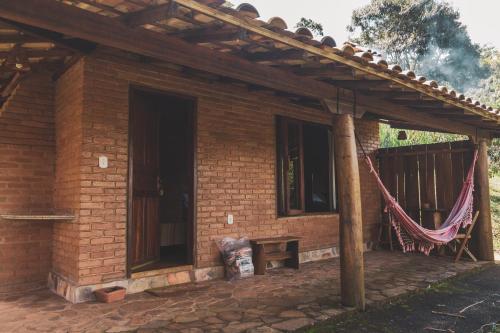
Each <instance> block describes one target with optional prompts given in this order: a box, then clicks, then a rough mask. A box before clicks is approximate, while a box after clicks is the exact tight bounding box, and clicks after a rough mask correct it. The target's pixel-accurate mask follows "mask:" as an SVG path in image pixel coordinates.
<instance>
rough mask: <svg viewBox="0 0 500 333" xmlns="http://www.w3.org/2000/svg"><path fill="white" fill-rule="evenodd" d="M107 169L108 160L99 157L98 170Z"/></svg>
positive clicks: (104, 157)
mask: <svg viewBox="0 0 500 333" xmlns="http://www.w3.org/2000/svg"><path fill="white" fill-rule="evenodd" d="M107 167H108V158H107V157H106V156H99V168H101V169H106V168H107Z"/></svg>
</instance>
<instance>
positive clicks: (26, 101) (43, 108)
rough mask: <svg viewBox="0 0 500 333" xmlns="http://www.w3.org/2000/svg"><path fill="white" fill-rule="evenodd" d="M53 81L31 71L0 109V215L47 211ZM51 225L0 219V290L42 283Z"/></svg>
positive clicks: (51, 174) (49, 205)
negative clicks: (0, 109)
mask: <svg viewBox="0 0 500 333" xmlns="http://www.w3.org/2000/svg"><path fill="white" fill-rule="evenodd" d="M53 88H54V87H53V83H52V80H51V77H50V75H48V74H44V73H38V74H32V75H30V76H29V77H27V78H26V79H25V80H24V81H22V82H21V84H20V85H19V86H18V89H17V90H16V91H15V93H14V95H13V96H12V98H11V99H9V101H8V102H7V103H6V104H4V106H3V108H2V111H1V113H0V156H1V159H0V214H6V213H17V214H30V213H35V214H36V213H47V212H49V211H50V210H51V209H52V192H53V177H54V154H55V153H54V115H53ZM51 240H52V224H51V223H47V222H30V221H5V220H1V219H0V292H4V291H13V290H18V289H30V288H33V287H37V286H42V285H45V284H46V281H47V274H48V272H49V270H50V268H51V247H52V245H51Z"/></svg>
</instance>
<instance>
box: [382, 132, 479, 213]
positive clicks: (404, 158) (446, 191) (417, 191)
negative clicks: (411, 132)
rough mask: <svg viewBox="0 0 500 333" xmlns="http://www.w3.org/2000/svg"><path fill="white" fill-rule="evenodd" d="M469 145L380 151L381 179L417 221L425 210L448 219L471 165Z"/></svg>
mask: <svg viewBox="0 0 500 333" xmlns="http://www.w3.org/2000/svg"><path fill="white" fill-rule="evenodd" d="M473 152H474V146H473V145H472V144H471V143H470V142H469V141H457V142H447V143H437V144H429V145H417V146H408V147H398V148H386V149H380V150H379V152H378V160H379V168H380V174H381V179H382V181H383V182H384V184H385V185H386V187H387V188H388V189H389V191H390V192H391V194H392V195H393V196H394V197H395V198H396V199H397V200H398V202H399V204H400V205H401V206H402V207H403V208H404V209H405V211H406V212H407V213H408V214H409V215H410V216H411V217H412V218H413V219H415V220H417V221H421V217H422V212H423V211H424V210H434V211H440V212H442V213H443V215H444V216H447V215H448V213H449V211H450V210H451V208H452V207H453V204H454V203H455V200H456V199H457V197H458V195H459V193H460V190H461V188H462V184H463V181H464V179H465V177H466V175H467V171H468V169H469V167H470V165H471V162H472V158H473Z"/></svg>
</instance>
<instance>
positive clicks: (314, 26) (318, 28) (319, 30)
mask: <svg viewBox="0 0 500 333" xmlns="http://www.w3.org/2000/svg"><path fill="white" fill-rule="evenodd" d="M295 28H307V29H309V30H311V32H312V33H313V34H315V35H316V36H323V25H322V24H321V23H317V22H315V21H313V20H311V19H306V18H305V17H303V18H301V19H300V21H299V23H297V24H296V25H295Z"/></svg>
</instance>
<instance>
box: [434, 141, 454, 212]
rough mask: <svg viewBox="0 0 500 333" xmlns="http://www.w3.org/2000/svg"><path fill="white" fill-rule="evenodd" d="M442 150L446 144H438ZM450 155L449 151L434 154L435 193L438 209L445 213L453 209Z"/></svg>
mask: <svg viewBox="0 0 500 333" xmlns="http://www.w3.org/2000/svg"><path fill="white" fill-rule="evenodd" d="M439 146H442V147H443V148H444V147H446V146H449V145H448V144H447V143H444V144H439ZM451 174H452V170H451V153H450V151H449V150H448V151H446V152H442V153H439V154H436V182H437V183H436V192H437V202H438V208H440V209H445V210H446V211H447V212H449V211H450V210H451V208H452V207H453V203H454V202H453V181H452V178H451Z"/></svg>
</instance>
